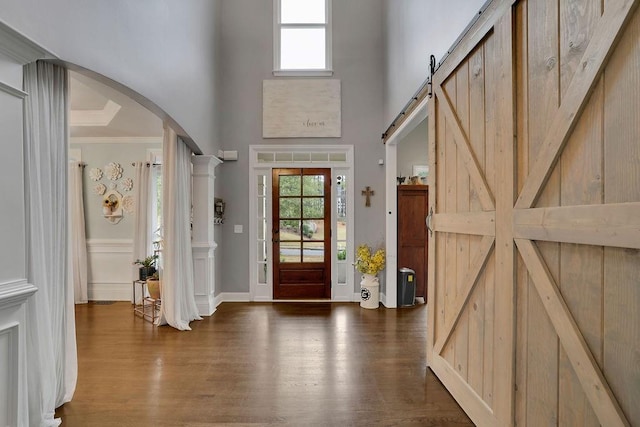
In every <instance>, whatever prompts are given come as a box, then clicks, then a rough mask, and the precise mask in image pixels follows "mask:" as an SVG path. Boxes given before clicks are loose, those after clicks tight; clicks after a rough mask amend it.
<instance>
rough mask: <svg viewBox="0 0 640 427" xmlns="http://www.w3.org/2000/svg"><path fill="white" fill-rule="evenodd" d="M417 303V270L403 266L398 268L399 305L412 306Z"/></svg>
mask: <svg viewBox="0 0 640 427" xmlns="http://www.w3.org/2000/svg"><path fill="white" fill-rule="evenodd" d="M415 303H416V272H415V271H413V270H412V269H410V268H407V267H403V268H401V269H399V270H398V307H411V306H412V305H414V304H415Z"/></svg>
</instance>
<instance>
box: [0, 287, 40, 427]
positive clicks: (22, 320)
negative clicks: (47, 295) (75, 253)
mask: <svg viewBox="0 0 640 427" xmlns="http://www.w3.org/2000/svg"><path fill="white" fill-rule="evenodd" d="M36 291H37V288H36V287H35V286H33V285H32V284H31V283H28V282H27V280H26V279H21V280H16V281H11V282H5V283H0V361H2V362H3V363H0V426H17V425H20V426H21V425H27V417H28V409H27V371H26V357H27V355H26V347H25V346H26V337H25V331H26V313H25V308H24V305H25V303H26V301H27V299H28V298H29V297H31V296H32V295H33V294H34V293H35V292H36Z"/></svg>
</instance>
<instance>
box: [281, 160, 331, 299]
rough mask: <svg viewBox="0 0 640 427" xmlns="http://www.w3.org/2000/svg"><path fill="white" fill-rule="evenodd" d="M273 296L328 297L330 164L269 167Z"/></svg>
mask: <svg viewBox="0 0 640 427" xmlns="http://www.w3.org/2000/svg"><path fill="white" fill-rule="evenodd" d="M272 197H273V225H272V229H273V232H272V241H273V254H274V257H273V298H274V299H290V298H305V299H308V298H331V169H316V168H314V169H311V168H306V169H301V168H292V169H274V170H273V193H272Z"/></svg>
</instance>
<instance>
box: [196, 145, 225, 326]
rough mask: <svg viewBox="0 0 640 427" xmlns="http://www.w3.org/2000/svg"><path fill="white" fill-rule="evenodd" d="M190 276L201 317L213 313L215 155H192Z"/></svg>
mask: <svg viewBox="0 0 640 427" xmlns="http://www.w3.org/2000/svg"><path fill="white" fill-rule="evenodd" d="M191 162H192V163H193V195H192V204H193V238H192V246H191V247H192V249H193V274H194V282H195V296H196V304H197V306H198V311H199V314H200V315H201V316H211V315H212V314H213V313H214V311H216V307H215V303H214V298H215V290H216V287H215V277H216V276H215V260H214V256H215V249H216V246H217V245H216V242H215V241H214V238H213V216H214V184H215V172H214V169H215V167H216V166H218V165H219V164H220V163H222V160H220V159H218V158H217V157H215V156H193V157H192V160H191Z"/></svg>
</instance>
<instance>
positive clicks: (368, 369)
mask: <svg viewBox="0 0 640 427" xmlns="http://www.w3.org/2000/svg"><path fill="white" fill-rule="evenodd" d="M76 307H77V308H76V321H77V335H78V358H79V361H78V363H79V379H78V387H77V390H76V394H75V396H74V398H73V401H71V402H70V403H67V404H66V405H64V406H63V407H61V408H59V409H58V412H57V415H58V416H61V417H62V420H63V427H74V426H82V427H86V426H215V425H234V426H258V425H260V426H264V425H267V426H268V425H291V426H360V425H362V426H412V425H413V426H418V425H419V426H469V425H473V424H472V423H471V421H470V420H469V419H468V418H467V417H466V415H465V414H464V413H463V412H462V410H461V409H460V407H459V406H458V405H457V404H456V402H455V401H454V400H453V398H452V397H451V396H450V395H449V394H448V393H447V391H446V390H445V389H444V387H443V386H442V385H441V384H440V382H439V381H438V380H437V379H436V377H435V376H434V375H433V373H432V372H431V371H429V370H428V369H427V368H426V367H425V364H426V362H425V345H426V344H425V340H426V328H425V324H426V307H425V306H424V305H420V306H416V307H411V308H403V309H397V310H389V309H385V308H383V307H381V308H380V309H378V310H366V309H362V308H360V306H359V305H358V304H330V303H279V304H256V303H251V304H248V303H224V304H222V305H220V306H219V307H218V311H217V312H216V313H215V314H214V315H213V316H211V317H207V318H205V319H204V320H202V321H198V322H193V323H192V324H191V325H192V327H193V330H192V331H190V332H178V331H176V330H175V329H173V328H170V327H166V326H162V327H155V326H152V325H151V324H150V323H148V322H146V321H143V320H142V319H140V318H139V317H134V315H133V314H132V308H131V305H130V304H128V303H125V302H118V303H114V304H111V305H97V304H88V305H80V306H76Z"/></svg>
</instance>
